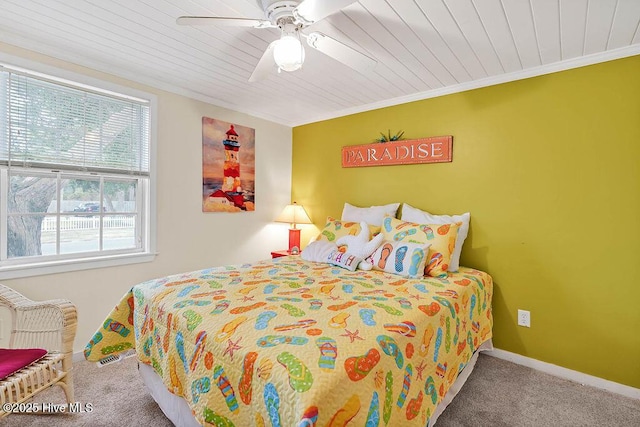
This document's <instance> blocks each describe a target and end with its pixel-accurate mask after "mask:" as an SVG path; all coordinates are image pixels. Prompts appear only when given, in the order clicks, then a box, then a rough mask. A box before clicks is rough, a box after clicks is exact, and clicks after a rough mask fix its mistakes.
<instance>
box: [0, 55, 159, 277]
mask: <svg viewBox="0 0 640 427" xmlns="http://www.w3.org/2000/svg"><path fill="white" fill-rule="evenodd" d="M150 104H151V101H150V100H144V99H138V98H134V97H131V96H128V95H124V94H118V93H115V92H111V91H107V90H101V89H98V88H95V87H90V86H86V85H84V84H79V83H78V84H76V83H72V82H69V81H67V80H61V79H56V78H53V77H49V76H43V75H41V74H37V73H30V72H28V71H24V70H17V69H13V68H9V67H7V66H1V65H0V277H11V275H6V274H4V275H3V273H6V272H11V271H13V272H15V271H22V273H20V274H17V275H18V276H25V275H31V274H40V273H49V272H53V271H65V270H74V269H79V268H91V267H96V266H101V265H114V260H115V261H116V262H115V264H118V263H120V262H117V260H121V261H122V260H125V261H124V262H136V261H135V258H136V257H138V258H140V256H141V255H146V256H147V259H144V260H149V259H148V256H149V255H151V242H152V240H153V239H152V236H151V230H152V227H151V221H150V219H151V216H152V215H151V211H150V205H151V203H150V194H151V184H152V182H151V176H152V175H151V167H150V166H151V165H150V163H151V162H150V158H151V157H150V145H151V143H150V135H151V123H150V122H151V120H150ZM127 258H130V260H129V261H126V259H127ZM142 260H143V259H139V261H142ZM100 261H108V262H107V263H104V262H102V263H100ZM96 262H97V263H96ZM52 266H54V267H55V266H58V267H60V266H62V268H57V269H54V270H51V268H50V267H52ZM15 276H16V275H15V274H14V275H13V277H15Z"/></svg>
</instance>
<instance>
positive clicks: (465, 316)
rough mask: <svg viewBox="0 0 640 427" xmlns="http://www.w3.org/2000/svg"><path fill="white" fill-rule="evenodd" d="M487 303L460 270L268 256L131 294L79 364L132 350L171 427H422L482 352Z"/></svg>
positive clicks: (479, 279)
mask: <svg viewBox="0 0 640 427" xmlns="http://www.w3.org/2000/svg"><path fill="white" fill-rule="evenodd" d="M491 296H492V279H491V277H490V276H489V275H488V274H486V273H484V272H481V271H478V270H474V269H471V268H465V267H461V268H460V270H459V272H457V273H451V274H449V276H448V277H447V278H432V277H428V278H427V277H423V278H420V279H410V278H402V277H399V276H396V275H393V274H389V273H385V272H382V271H361V270H356V271H348V270H345V269H343V268H339V267H336V266H332V265H330V264H326V263H317V262H310V261H305V260H303V259H302V258H300V257H295V256H288V257H281V258H277V259H274V260H269V261H262V262H257V263H253V264H244V265H236V266H224V267H217V268H211V269H205V270H201V271H196V272H191V273H185V274H180V275H174V276H169V277H165V278H161V279H156V280H151V281H147V282H144V283H141V284H139V285H136V286H134V287H133V288H132V289H131V291H130V292H128V293H127V294H126V295H125V296H124V297H123V298H122V300H121V301H120V302H119V304H118V305H117V306H116V307H115V308H114V310H113V311H112V312H111V313H110V315H109V316H108V318H107V319H106V320H105V322H104V324H103V325H102V326H101V327H100V329H99V330H98V331H97V332H96V334H95V335H94V336H93V338H92V339H91V341H90V343H89V344H88V345H87V348H86V350H85V357H86V358H87V360H89V361H99V360H101V359H104V358H105V357H109V356H113V355H116V354H118V353H121V352H125V351H131V350H132V349H135V351H136V355H137V357H138V359H139V361H140V362H141V363H142V364H144V365H146V366H141V373H142V375H143V378H144V379H145V383H146V384H147V385H148V386H149V387H150V388H151V393H152V395H153V396H154V398H155V399H156V400H157V401H159V402H160V404H161V407H162V408H163V410H164V411H165V413H167V415H168V416H169V418H170V419H172V421H173V422H174V423H176V425H190V424H189V423H193V421H196V422H197V423H199V424H202V425H216V426H232V425H236V426H249V425H256V426H263V425H266V426H268V425H272V426H300V427H303V426H315V425H323V426H324V425H328V426H343V425H346V424H347V423H349V425H354V426H364V425H366V426H376V425H389V426H400V425H401V426H414V425H415V426H425V425H433V423H434V422H435V419H437V416H438V415H439V413H441V412H442V410H443V409H444V407H445V406H446V404H447V403H448V402H449V401H450V400H451V398H452V397H453V396H454V395H455V393H456V392H457V390H459V388H460V386H461V383H463V382H464V380H465V379H466V377H468V375H469V373H470V371H471V369H472V366H473V364H474V363H475V359H476V357H477V353H478V351H480V350H483V349H490V348H491V337H492V335H491V333H492V316H491ZM153 384H155V386H154V385H153ZM171 394H173V395H174V396H171ZM167 395H169V396H170V398H174V399H175V400H171V399H170V398H168V396H167ZM177 397H179V399H177ZM167 402H169V403H167ZM185 403H186V405H185ZM185 407H188V408H189V412H190V414H187V415H184V408H185ZM171 408H177V409H171ZM180 408H182V409H180ZM180 411H183V412H182V415H181V414H180ZM189 415H191V418H189ZM195 425H197V424H195Z"/></svg>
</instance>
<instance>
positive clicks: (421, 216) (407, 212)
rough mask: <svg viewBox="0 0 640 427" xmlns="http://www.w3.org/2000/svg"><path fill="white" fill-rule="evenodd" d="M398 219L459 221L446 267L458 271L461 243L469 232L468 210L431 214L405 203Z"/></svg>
mask: <svg viewBox="0 0 640 427" xmlns="http://www.w3.org/2000/svg"><path fill="white" fill-rule="evenodd" d="M400 219H402V220H403V221H411V222H416V223H418V224H450V223H454V222H461V223H462V226H461V227H460V228H459V229H458V237H457V238H456V244H455V247H454V249H453V253H452V254H451V262H449V269H448V271H452V272H456V271H458V268H459V267H460V254H461V253H462V245H463V244H464V241H465V239H466V238H467V235H468V234H469V221H470V220H471V214H470V213H469V212H465V213H463V214H462V215H433V214H430V213H429V212H426V211H421V210H420V209H416V208H414V207H413V206H411V205H409V204H407V203H405V204H404V205H402V218H400Z"/></svg>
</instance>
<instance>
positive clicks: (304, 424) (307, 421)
mask: <svg viewBox="0 0 640 427" xmlns="http://www.w3.org/2000/svg"><path fill="white" fill-rule="evenodd" d="M317 422H318V407H317V406H309V407H308V408H307V409H305V411H304V413H303V414H302V418H301V419H300V422H299V423H298V427H315V426H316V423H317Z"/></svg>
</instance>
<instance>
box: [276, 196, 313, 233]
mask: <svg viewBox="0 0 640 427" xmlns="http://www.w3.org/2000/svg"><path fill="white" fill-rule="evenodd" d="M276 222H288V223H289V224H293V228H296V224H311V219H309V215H307V212H306V211H305V210H304V208H303V207H302V206H301V205H298V204H296V202H293V204H292V205H287V206H286V207H285V208H284V210H283V211H282V213H281V214H280V215H278V217H277V218H276Z"/></svg>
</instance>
